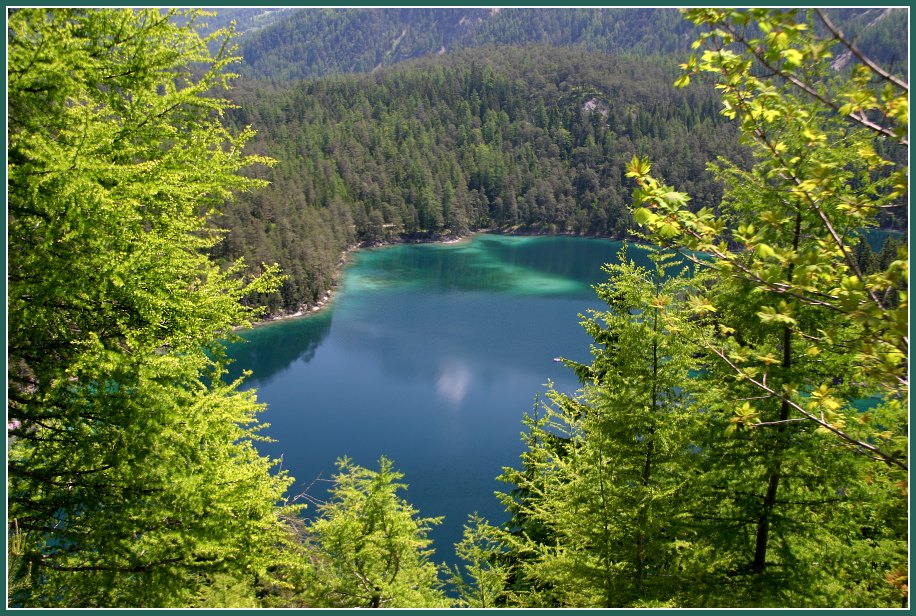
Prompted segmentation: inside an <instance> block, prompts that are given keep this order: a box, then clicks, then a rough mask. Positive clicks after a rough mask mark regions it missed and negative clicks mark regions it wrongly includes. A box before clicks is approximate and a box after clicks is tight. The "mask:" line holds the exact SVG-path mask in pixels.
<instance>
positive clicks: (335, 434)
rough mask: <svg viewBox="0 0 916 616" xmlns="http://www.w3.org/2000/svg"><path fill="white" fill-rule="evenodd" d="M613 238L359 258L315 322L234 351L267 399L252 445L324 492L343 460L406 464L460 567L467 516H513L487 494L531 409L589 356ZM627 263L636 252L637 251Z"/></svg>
mask: <svg viewBox="0 0 916 616" xmlns="http://www.w3.org/2000/svg"><path fill="white" fill-rule="evenodd" d="M619 248H620V243H619V242H612V241H610V240H605V239H586V238H572V237H509V236H498V235H478V236H475V237H473V238H471V239H470V240H467V241H464V242H461V243H457V244H444V245H442V244H420V245H398V246H390V247H385V248H380V249H374V250H366V251H361V252H358V253H356V254H355V257H354V259H353V261H352V263H351V265H350V266H349V267H348V268H347V270H346V272H345V275H344V279H343V283H342V286H341V289H340V291H339V293H338V295H337V297H336V298H335V301H334V302H333V304H332V305H331V306H330V307H329V308H326V309H325V310H323V311H321V312H319V313H317V314H315V315H313V316H309V317H305V318H299V319H292V320H288V321H282V322H278V323H274V324H269V325H265V326H261V327H258V328H255V329H253V330H251V331H249V332H247V333H245V334H244V337H245V338H246V339H247V340H248V342H247V343H246V344H242V345H234V346H233V347H232V348H231V349H230V355H231V356H232V357H233V358H234V359H235V360H236V361H235V364H234V366H233V372H234V373H238V372H239V371H240V370H241V369H250V370H252V372H253V376H252V377H251V378H250V379H249V381H247V384H248V385H249V386H252V387H256V388H257V389H258V398H259V399H260V400H261V401H262V402H266V403H267V404H268V409H267V411H265V412H264V413H263V414H262V415H261V420H262V421H263V422H266V423H269V424H270V427H269V428H267V429H266V430H265V431H264V433H265V434H266V435H268V436H270V437H272V438H274V439H276V442H274V443H268V444H262V445H259V448H260V450H261V451H262V453H263V454H265V455H268V456H270V457H272V458H280V457H282V460H283V468H284V469H287V470H288V471H289V472H290V474H291V475H293V476H294V477H295V478H296V484H295V485H294V487H293V488H292V492H293V493H294V494H295V493H299V492H302V491H305V490H308V493H309V494H310V495H312V496H315V497H318V498H321V497H322V496H323V491H324V489H325V487H326V485H327V484H326V483H324V482H321V481H318V482H316V481H315V480H316V479H319V478H325V479H328V478H330V476H331V475H332V474H333V473H334V472H335V460H336V459H337V458H339V457H341V456H349V457H350V458H352V459H353V460H354V462H356V463H357V464H360V465H362V466H366V467H369V468H377V460H378V458H379V457H380V456H382V455H385V456H387V457H388V458H390V459H392V460H393V461H394V465H395V468H397V469H398V470H400V471H401V472H403V473H404V474H405V478H404V482H406V483H407V484H408V485H409V489H408V490H407V491H406V493H405V494H403V496H404V497H405V498H406V499H407V500H408V501H409V502H410V503H411V504H412V505H413V506H414V507H416V508H418V509H419V511H420V514H421V515H423V516H440V515H444V516H445V521H444V523H443V524H442V525H441V526H439V527H437V528H436V530H435V531H434V533H433V539H434V541H435V548H436V557H435V560H436V561H437V562H441V561H447V562H450V563H451V562H454V561H455V556H454V549H453V544H454V543H456V542H457V541H459V540H460V538H461V533H462V527H463V525H464V523H465V522H466V521H467V516H468V514H470V513H472V512H475V511H476V512H479V513H481V514H482V515H484V516H485V517H487V518H489V520H490V521H491V522H493V523H501V522H504V521H505V520H506V518H507V516H506V514H505V512H504V511H503V509H502V506H501V505H500V504H499V502H498V501H497V500H496V498H495V497H494V496H493V494H494V492H495V491H497V490H503V489H506V486H504V485H503V484H501V483H499V482H498V481H496V479H495V478H496V476H497V475H499V474H500V472H501V469H502V467H504V466H517V465H518V461H519V454H520V453H521V451H522V442H521V440H520V435H521V432H522V430H523V426H522V423H521V420H522V416H523V415H524V413H525V412H526V411H528V410H530V409H531V407H532V405H533V403H534V400H535V396H536V395H537V394H538V393H539V392H543V391H544V390H545V386H544V384H545V383H547V381H548V380H551V381H553V382H554V383H555V384H556V386H557V388H558V389H560V390H563V391H569V392H572V391H574V390H575V389H576V388H577V387H578V382H577V381H576V379H575V376H574V375H573V374H572V372H571V371H570V370H568V369H566V368H565V367H564V366H563V365H562V364H559V363H556V362H554V361H553V358H554V357H557V356H563V357H567V358H570V359H574V360H578V361H588V360H589V357H590V353H589V343H590V339H589V337H588V336H587V335H586V334H585V331H584V330H583V329H582V328H581V326H580V325H579V321H580V318H579V316H578V315H579V314H580V313H584V312H585V311H586V310H587V309H589V308H598V309H600V308H602V306H603V305H602V304H601V303H600V302H599V300H598V299H597V298H596V297H595V295H594V291H593V289H592V288H591V285H592V284H595V283H598V282H601V281H604V280H605V279H606V275H605V274H604V273H603V272H602V271H601V266H602V264H604V263H607V262H611V261H615V260H616V255H617V252H618V250H619ZM630 257H631V258H635V259H636V260H642V258H643V257H642V253H641V252H639V251H637V250H635V249H631V250H630Z"/></svg>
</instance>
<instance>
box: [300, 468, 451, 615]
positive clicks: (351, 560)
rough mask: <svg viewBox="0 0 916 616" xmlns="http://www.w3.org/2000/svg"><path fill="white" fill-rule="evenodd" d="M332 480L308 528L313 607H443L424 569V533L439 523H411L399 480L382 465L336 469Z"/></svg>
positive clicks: (431, 574) (430, 570)
mask: <svg viewBox="0 0 916 616" xmlns="http://www.w3.org/2000/svg"><path fill="white" fill-rule="evenodd" d="M338 468H339V469H340V472H339V473H338V474H337V475H335V477H334V487H333V488H332V489H331V497H330V500H329V501H328V502H327V503H324V504H322V505H320V506H319V507H318V511H319V513H320V516H319V517H318V518H317V519H316V520H315V521H314V522H312V523H311V524H310V525H309V527H308V532H309V534H310V535H311V536H312V538H313V540H314V542H315V545H314V551H312V552H311V553H310V559H311V561H312V563H313V566H314V569H315V576H316V582H315V585H314V586H313V588H311V589H308V590H306V594H307V595H311V596H310V601H309V603H310V604H311V605H314V606H318V607H447V606H448V601H447V600H446V597H445V595H444V593H443V592H442V590H441V589H440V584H439V581H438V577H437V576H438V571H439V569H438V567H437V566H436V565H435V564H434V563H433V562H432V561H430V556H431V555H432V550H431V549H430V548H429V546H430V545H431V544H432V540H431V539H429V537H428V533H429V531H430V529H431V527H432V526H433V525H434V524H439V523H440V522H441V521H442V518H418V517H416V514H417V510H416V509H414V508H413V507H411V506H410V505H409V504H408V503H407V502H406V501H404V499H402V498H401V497H399V496H398V494H397V493H398V491H400V490H402V489H405V488H406V486H405V485H404V484H402V483H399V480H400V479H402V478H403V476H404V475H403V474H402V473H399V472H397V471H395V470H393V467H392V463H391V461H390V460H388V459H387V458H385V457H382V458H381V459H380V460H379V470H378V471H371V470H368V469H365V468H362V467H360V466H356V465H354V464H353V463H352V462H351V461H350V460H349V459H347V458H343V459H341V460H339V461H338Z"/></svg>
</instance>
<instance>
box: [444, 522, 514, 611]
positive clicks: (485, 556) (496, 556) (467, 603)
mask: <svg viewBox="0 0 916 616" xmlns="http://www.w3.org/2000/svg"><path fill="white" fill-rule="evenodd" d="M506 542H507V536H506V531H505V530H504V529H501V528H497V527H495V526H493V525H492V524H490V523H489V522H488V521H487V520H486V519H484V518H482V517H480V515H478V514H477V513H473V514H471V515H470V516H469V517H468V524H465V526H464V535H463V536H462V538H461V541H460V542H459V543H457V544H455V554H456V555H457V556H458V558H460V559H461V560H462V561H463V563H462V565H461V566H460V567H458V566H456V567H454V568H453V570H452V577H451V580H450V581H451V583H452V585H453V586H454V587H455V589H456V590H457V592H458V596H459V597H460V606H461V607H471V608H493V607H505V606H506V605H507V604H508V596H509V594H508V593H507V588H508V586H509V583H510V580H511V576H512V569H511V567H509V566H507V563H506V557H507V552H508V550H507V549H506V547H505V546H506ZM462 569H463V570H464V573H462Z"/></svg>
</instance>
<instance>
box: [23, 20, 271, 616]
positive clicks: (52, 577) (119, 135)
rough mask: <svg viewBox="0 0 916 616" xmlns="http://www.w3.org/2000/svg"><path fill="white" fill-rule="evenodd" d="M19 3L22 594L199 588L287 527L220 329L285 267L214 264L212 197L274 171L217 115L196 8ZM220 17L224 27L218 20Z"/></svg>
mask: <svg viewBox="0 0 916 616" xmlns="http://www.w3.org/2000/svg"><path fill="white" fill-rule="evenodd" d="M172 17H173V14H172V13H168V14H160V12H159V11H155V10H153V11H149V10H147V11H132V10H126V11H121V10H117V11H112V10H81V9H66V10H64V9H55V10H45V9H20V10H16V11H14V12H12V13H11V14H10V15H9V48H8V49H9V108H8V109H9V115H8V119H9V127H8V133H7V136H8V139H9V149H8V163H7V173H8V191H9V193H8V205H7V208H8V210H7V211H8V221H9V235H8V240H9V257H10V260H9V329H8V347H7V348H8V356H7V359H8V362H9V369H8V375H7V378H8V395H9V400H8V407H7V413H8V421H9V422H10V423H9V427H10V429H9V432H8V434H9V438H10V446H9V449H8V461H9V462H8V467H7V470H8V477H9V483H8V501H7V503H8V516H9V521H10V524H11V529H13V530H12V532H13V533H14V536H15V539H16V543H15V547H16V551H17V554H16V555H17V556H18V557H19V558H18V560H17V567H16V568H15V569H14V570H13V571H11V578H12V579H13V580H14V581H15V580H17V579H18V580H24V579H29V580H30V581H31V584H30V585H28V584H21V585H19V590H18V591H17V592H15V593H14V594H13V596H12V597H11V599H12V601H13V602H14V604H16V605H26V606H53V605H68V606H85V607H90V606H102V605H104V606H116V605H121V606H131V605H133V606H176V605H184V604H185V603H186V602H188V601H189V600H190V598H191V596H192V595H193V594H194V593H195V592H196V591H197V589H198V588H199V587H200V586H201V585H203V584H206V580H207V579H208V576H212V575H218V574H219V575H228V576H230V577H231V578H233V579H235V580H236V581H243V582H244V581H246V580H251V579H252V577H253V576H256V575H258V574H259V573H260V572H262V571H263V569H264V568H265V566H266V562H267V560H266V557H267V553H268V551H269V550H271V549H274V550H275V549H276V546H279V545H280V544H281V543H283V542H284V541H285V536H286V532H285V530H284V526H283V524H281V523H280V521H279V519H278V510H277V505H278V503H280V502H281V500H282V497H283V494H284V490H285V488H286V486H287V484H288V483H289V479H288V478H287V477H286V476H285V475H284V474H282V473H280V474H271V473H270V472H269V470H270V468H271V467H272V462H271V461H270V460H267V459H265V458H263V457H261V456H259V455H258V453H257V451H256V450H255V448H254V445H253V441H254V440H256V439H257V438H258V435H257V430H258V426H257V424H256V422H255V415H256V413H257V412H258V410H259V409H260V405H259V404H258V403H257V402H256V400H255V398H254V395H253V394H252V393H250V392H242V391H239V390H238V389H237V383H224V382H223V381H222V378H221V377H222V375H223V373H224V368H223V358H222V351H221V348H222V347H221V346H220V345H219V344H218V343H217V340H218V339H219V338H221V337H225V336H228V335H230V334H231V331H232V328H234V327H237V326H239V325H242V324H245V323H246V322H247V321H249V320H250V319H251V317H252V315H253V314H254V312H253V311H251V310H249V309H245V308H243V307H242V306H241V305H240V303H239V300H240V299H241V298H242V297H244V296H246V295H248V294H250V293H252V292H255V291H260V292H263V291H265V290H268V289H270V288H271V286H272V285H273V284H275V281H276V277H275V275H274V274H272V273H270V272H268V274H267V275H266V276H264V277H262V278H260V279H257V280H246V279H245V277H244V276H243V275H242V271H241V269H242V268H243V264H241V263H239V264H237V265H234V266H231V267H229V268H227V269H223V268H220V267H217V266H216V265H214V264H213V263H211V262H210V261H209V259H208V257H207V254H206V253H207V250H208V249H210V248H211V247H212V246H213V244H214V243H215V242H216V241H217V240H218V238H219V234H218V233H217V232H216V231H214V230H213V229H212V228H211V226H210V224H209V222H208V221H209V218H210V217H211V216H212V214H213V212H214V211H215V210H216V208H218V207H219V206H221V205H222V204H223V202H224V201H225V199H226V198H227V197H229V196H230V195H231V194H232V193H234V192H237V191H240V190H247V189H250V188H253V187H256V186H259V185H260V182H258V181H255V180H249V179H246V178H244V177H242V176H241V175H240V174H239V171H240V170H241V169H243V168H246V167H249V166H250V165H252V164H254V163H258V162H265V161H264V160H263V159H258V158H256V157H249V156H243V155H241V154H240V151H241V149H242V148H243V147H244V144H245V142H246V141H247V140H248V138H249V137H250V133H248V132H245V131H243V132H241V133H238V134H231V133H230V132H228V131H227V130H226V129H224V128H223V127H222V126H221V124H220V118H219V116H220V115H221V113H222V112H223V111H224V110H225V108H226V106H227V103H226V101H225V100H224V99H222V98H219V97H218V96H212V95H210V94H208V93H211V92H213V91H215V90H218V89H220V88H222V87H224V86H225V85H226V84H227V75H226V73H225V70H224V69H225V67H226V66H227V64H229V63H230V62H231V61H232V58H231V56H229V55H228V54H227V53H225V50H223V51H221V52H219V53H217V54H216V55H215V56H211V55H210V53H209V52H208V50H207V41H205V40H202V39H201V38H200V37H199V36H198V35H197V33H196V31H195V29H194V27H193V22H194V14H193V13H189V14H187V15H186V17H187V18H188V21H187V25H185V26H181V27H179V26H176V25H174V23H173V21H172ZM224 35H225V33H219V34H218V35H215V38H220V37H224Z"/></svg>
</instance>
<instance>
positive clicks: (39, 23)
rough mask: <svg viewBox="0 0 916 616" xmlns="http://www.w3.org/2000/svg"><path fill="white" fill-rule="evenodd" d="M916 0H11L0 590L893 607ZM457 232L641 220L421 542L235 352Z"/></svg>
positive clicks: (181, 603) (601, 227) (257, 600)
mask: <svg viewBox="0 0 916 616" xmlns="http://www.w3.org/2000/svg"><path fill="white" fill-rule="evenodd" d="M907 23H908V9H834V10H829V11H828V10H823V9H811V10H782V9H742V10H732V9H719V8H716V9H691V10H687V11H678V10H675V9H575V10H572V9H569V10H567V9H550V10H547V9H502V10H495V9H461V8H453V9H447V10H439V9H390V10H388V9H386V10H381V9H333V10H332V9H301V10H294V9H271V10H268V9H226V10H225V11H222V10H220V11H217V12H216V13H215V14H213V13H207V12H200V11H196V10H164V9H81V8H57V9H43V8H21V9H8V12H7V32H8V45H7V55H8V72H7V91H8V106H7V120H8V122H7V126H8V128H7V139H8V150H7V160H8V162H7V195H8V196H7V242H8V257H9V263H8V273H7V283H8V319H7V434H8V438H7V546H8V547H7V563H8V564H7V604H8V607H52V608H59V607H83V608H93V607H241V608H257V607H317V608H321V607H324V608H333V607H400V608H409V607H475V608H499V607H654V608H665V607H694V608H700V607H835V608H837V607H849V608H874V607H883V608H887V607H907V606H908V605H909V598H908V571H909V561H908V540H909V496H908V488H909V471H908V452H909V445H908V430H909V428H908V426H909V424H908V410H909V406H908V405H909V388H908V387H909V380H908V377H909V337H908V336H909V315H908V289H909V282H908V281H909V279H908V242H907V237H908V233H907V228H908V212H907V203H908V162H909V158H908V138H909V132H908V120H909V110H908V74H907V72H906V71H907V63H906V59H907V58H908V50H907V48H906V44H907V41H908V40H909V37H908V32H907V31H906V28H907ZM876 229H878V230H883V231H889V233H887V237H888V239H887V241H885V242H884V244H883V247H881V246H870V245H869V243H868V242H867V241H866V236H867V233H868V232H870V231H873V230H876ZM476 231H492V232H501V233H518V234H573V235H585V236H600V237H610V238H615V239H627V240H628V241H629V242H630V246H629V248H627V249H625V250H624V251H623V252H622V253H621V255H620V259H619V263H618V264H615V265H608V266H606V269H605V271H606V273H607V277H608V278H607V281H606V282H604V283H602V284H600V285H598V286H596V287H595V293H596V294H597V297H598V298H599V299H600V300H601V301H602V302H603V304H604V305H605V306H606V308H603V309H602V310H594V311H590V312H588V313H587V314H585V315H583V317H582V326H583V327H584V329H585V331H586V332H587V334H588V336H589V337H590V338H591V339H592V341H593V342H592V344H591V349H590V350H591V360H590V361H589V362H586V363H583V362H574V361H571V360H563V362H564V363H565V364H566V366H567V368H568V369H569V370H571V371H572V372H574V373H575V375H576V376H577V377H578V379H579V382H580V384H581V387H580V389H579V390H578V391H576V392H575V393H566V392H560V391H556V390H554V389H550V390H549V391H548V392H547V393H546V395H544V396H543V398H542V399H540V401H539V402H538V404H537V405H536V406H535V407H534V408H533V409H532V410H531V412H529V413H528V414H526V415H525V417H524V420H523V425H522V428H523V430H524V433H523V441H524V451H523V453H522V455H521V458H520V460H519V461H518V464H517V465H516V466H514V467H507V468H503V469H494V470H493V474H494V476H496V475H498V476H499V479H500V480H501V481H502V482H503V484H504V486H505V487H504V490H503V492H502V493H501V494H500V495H499V499H500V502H501V505H502V506H503V507H504V509H505V511H506V513H507V515H508V516H509V518H510V520H509V522H508V523H506V524H493V523H491V522H490V521H488V520H487V519H484V518H483V517H480V516H478V515H476V514H475V515H471V516H469V518H468V520H467V523H466V525H465V532H464V538H463V540H462V541H461V542H460V543H458V544H457V545H455V546H454V550H455V554H456V555H457V556H458V557H459V558H460V559H461V564H460V565H457V566H453V567H446V566H445V565H439V564H437V562H438V560H439V558H440V557H437V555H436V553H435V552H434V551H433V550H432V547H431V546H432V542H431V539H430V537H429V533H430V530H431V529H432V528H433V527H434V526H435V525H436V524H438V523H439V522H440V521H441V520H439V519H438V518H431V517H424V515H423V512H421V511H418V510H417V509H416V508H415V507H414V506H412V505H411V503H410V502H408V501H407V500H405V498H404V497H403V492H404V490H403V489H404V488H405V487H406V485H407V484H409V483H410V477H405V476H404V475H403V474H402V473H401V472H399V471H398V469H397V460H396V459H389V458H388V457H382V458H381V459H380V460H379V461H378V466H377V468H372V469H370V468H364V467H362V466H359V465H357V464H355V463H354V462H353V461H352V460H350V459H348V458H346V457H342V458H341V459H340V460H339V462H338V467H337V472H336V474H335V475H334V477H333V487H332V489H331V492H330V498H329V500H327V501H325V502H323V503H322V504H320V505H319V507H318V511H317V516H315V517H312V518H305V517H304V516H303V515H302V512H303V506H302V504H301V502H300V501H298V500H297V499H296V498H295V497H294V496H293V495H292V494H291V493H290V488H291V486H292V485H293V481H294V479H293V478H292V477H290V476H289V474H288V472H287V471H286V470H283V469H282V467H281V465H280V463H279V461H277V460H271V459H269V458H267V457H265V456H263V455H262V454H261V453H259V451H258V449H257V444H258V442H259V440H263V439H264V438H265V437H264V436H262V435H261V434H260V431H261V429H262V426H261V425H260V424H259V423H258V419H257V417H258V413H259V412H260V411H262V410H263V408H264V405H263V404H262V403H260V402H259V401H258V399H257V392H256V391H254V390H250V389H246V388H245V387H244V386H243V378H244V377H243V378H242V379H238V380H235V379H230V378H229V377H228V376H227V375H228V370H227V367H228V358H227V354H226V346H225V345H226V343H227V342H229V341H233V340H237V339H238V334H237V333H236V332H237V331H238V329H239V328H242V327H246V326H250V325H251V324H253V323H256V322H257V321H258V320H260V319H265V318H269V317H274V316H280V315H287V314H292V313H296V312H299V311H302V310H304V309H307V308H311V307H313V306H315V305H317V304H319V303H320V302H321V301H322V299H323V298H325V297H326V296H327V294H328V292H329V291H331V290H333V289H334V288H335V286H336V285H337V283H338V280H339V276H340V272H341V268H342V266H343V257H344V255H345V253H346V252H347V251H348V250H350V249H353V248H356V247H360V246H375V245H381V244H386V243H395V242H406V241H436V240H441V239H449V238H457V237H463V236H466V235H468V234H469V233H472V232H476ZM634 250H640V251H645V252H647V253H648V254H649V256H650V262H651V263H652V265H651V266H650V267H645V266H638V265H637V264H636V263H635V261H633V260H632V259H631V258H630V257H629V255H630V254H631V252H628V251H634ZM675 253H680V254H679V256H678V257H677V258H675V257H674V256H673V255H674V254H675ZM685 262H686V263H688V264H690V267H688V268H684V267H683V264H684V263H685ZM443 326H445V325H443ZM532 393H534V392H532ZM456 472H460V469H456ZM439 548H440V549H442V546H439Z"/></svg>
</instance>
